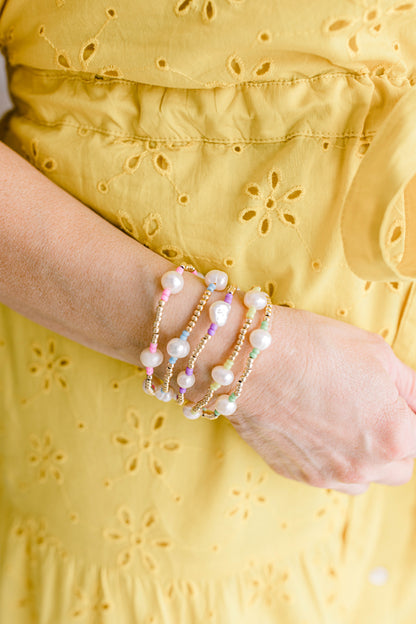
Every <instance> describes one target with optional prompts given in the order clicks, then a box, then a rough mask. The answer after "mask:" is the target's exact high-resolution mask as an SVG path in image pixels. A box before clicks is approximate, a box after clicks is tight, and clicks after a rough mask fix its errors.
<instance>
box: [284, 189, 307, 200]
mask: <svg viewBox="0 0 416 624" xmlns="http://www.w3.org/2000/svg"><path fill="white" fill-rule="evenodd" d="M302 195H303V189H301V188H294V189H291V190H290V191H288V192H287V193H285V195H284V196H283V198H282V199H283V200H284V201H294V200H296V199H300V198H301V197H302Z"/></svg>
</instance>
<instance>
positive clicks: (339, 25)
mask: <svg viewBox="0 0 416 624" xmlns="http://www.w3.org/2000/svg"><path fill="white" fill-rule="evenodd" d="M351 24H352V21H351V20H350V19H344V18H340V19H336V20H335V21H334V22H331V23H330V24H329V25H328V27H327V28H328V30H329V32H338V31H339V30H344V28H348V26H350V25H351Z"/></svg>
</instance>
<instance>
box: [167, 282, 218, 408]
mask: <svg viewBox="0 0 416 624" xmlns="http://www.w3.org/2000/svg"><path fill="white" fill-rule="evenodd" d="M204 280H205V284H206V285H207V289H206V290H205V292H204V294H203V295H202V297H201V299H200V301H199V303H198V305H197V306H196V308H195V310H194V312H193V313H192V316H191V319H190V320H189V322H188V324H187V325H186V327H185V329H184V330H183V332H182V333H181V335H180V337H179V338H172V339H171V340H169V342H168V344H167V347H166V349H167V352H168V354H169V355H170V358H169V363H168V365H167V368H166V373H165V375H164V378H163V383H162V387H161V388H160V389H159V391H158V397H157V398H159V399H160V400H162V401H166V402H167V401H170V400H171V399H172V398H173V391H172V390H170V388H169V384H170V380H171V378H172V375H173V369H174V367H175V364H176V362H177V360H178V359H181V358H184V357H186V356H187V355H188V354H189V351H190V346H189V342H188V338H189V336H190V334H191V332H192V330H193V328H194V327H195V325H196V322H197V320H198V318H199V317H200V315H201V312H202V311H203V309H204V307H205V305H206V303H207V301H208V300H209V298H210V296H211V295H212V293H213V292H214V290H224V288H225V287H226V286H227V282H228V275H227V274H226V273H224V271H218V270H212V271H209V272H208V273H207V274H206V275H205V277H204ZM180 375H181V373H179V375H178V377H179V376H180ZM185 375H186V373H185ZM187 377H188V380H190V379H191V377H190V376H187ZM193 380H194V382H195V377H193ZM191 385H192V383H191V384H190V385H189V386H187V387H190V386H191Z"/></svg>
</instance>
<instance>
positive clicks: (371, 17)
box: [364, 9, 378, 22]
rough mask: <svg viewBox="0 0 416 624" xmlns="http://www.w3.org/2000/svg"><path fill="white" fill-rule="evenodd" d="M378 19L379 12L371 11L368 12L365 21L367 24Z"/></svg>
mask: <svg viewBox="0 0 416 624" xmlns="http://www.w3.org/2000/svg"><path fill="white" fill-rule="evenodd" d="M377 17H378V10H377V9H370V10H369V11H367V12H366V14H365V16H364V19H365V20H366V21H367V22H371V21H373V20H375V19H377Z"/></svg>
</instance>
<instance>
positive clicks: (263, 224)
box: [259, 215, 272, 236]
mask: <svg viewBox="0 0 416 624" xmlns="http://www.w3.org/2000/svg"><path fill="white" fill-rule="evenodd" d="M271 229H272V221H271V219H270V217H269V216H267V215H266V216H265V217H263V218H262V220H261V221H260V223H259V234H260V236H267V234H269V232H270V230H271Z"/></svg>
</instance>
